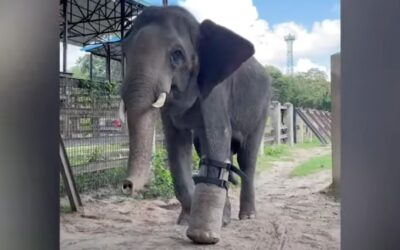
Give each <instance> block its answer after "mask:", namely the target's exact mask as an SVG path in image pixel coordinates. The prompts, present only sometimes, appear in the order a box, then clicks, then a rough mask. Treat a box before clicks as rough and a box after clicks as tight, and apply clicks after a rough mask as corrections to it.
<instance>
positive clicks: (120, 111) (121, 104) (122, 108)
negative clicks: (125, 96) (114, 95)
mask: <svg viewBox="0 0 400 250" xmlns="http://www.w3.org/2000/svg"><path fill="white" fill-rule="evenodd" d="M118 115H119V119H120V120H121V122H122V123H124V122H125V104H124V101H123V100H121V101H120V102H119V109H118Z"/></svg>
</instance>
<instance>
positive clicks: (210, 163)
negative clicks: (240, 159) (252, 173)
mask: <svg viewBox="0 0 400 250" xmlns="http://www.w3.org/2000/svg"><path fill="white" fill-rule="evenodd" d="M200 165H206V166H207V167H214V168H219V169H220V172H219V173H220V174H219V178H215V177H209V176H199V175H195V176H193V181H194V183H195V184H197V183H209V184H214V185H217V186H219V187H221V188H225V189H228V187H229V182H228V181H227V180H224V179H222V175H221V171H222V169H225V170H227V171H228V172H234V173H236V174H237V175H239V176H240V177H241V178H242V179H247V175H246V174H245V173H243V171H241V170H240V169H239V168H238V167H236V166H234V165H232V164H230V163H226V162H220V161H215V160H211V159H207V158H204V159H201V160H200Z"/></svg>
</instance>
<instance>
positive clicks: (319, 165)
mask: <svg viewBox="0 0 400 250" xmlns="http://www.w3.org/2000/svg"><path fill="white" fill-rule="evenodd" d="M331 168H332V155H331V154H329V155H324V156H318V157H315V158H312V159H310V160H308V161H306V162H305V163H303V164H301V165H299V166H297V167H296V168H295V169H293V171H292V173H291V175H292V176H306V175H310V174H313V173H316V172H318V171H321V170H326V169H331Z"/></svg>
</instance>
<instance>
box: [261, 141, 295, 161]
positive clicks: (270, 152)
mask: <svg viewBox="0 0 400 250" xmlns="http://www.w3.org/2000/svg"><path fill="white" fill-rule="evenodd" d="M264 152H265V155H267V156H269V157H271V158H276V159H281V158H285V157H289V156H290V147H289V146H287V145H285V144H280V145H272V146H267V147H266V148H265V151H264Z"/></svg>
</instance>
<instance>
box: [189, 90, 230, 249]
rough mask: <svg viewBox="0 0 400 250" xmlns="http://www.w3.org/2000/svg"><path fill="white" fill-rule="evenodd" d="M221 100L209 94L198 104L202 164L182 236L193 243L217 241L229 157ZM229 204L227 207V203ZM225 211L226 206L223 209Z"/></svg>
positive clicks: (224, 198) (225, 121) (226, 118)
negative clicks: (199, 108)
mask: <svg viewBox="0 0 400 250" xmlns="http://www.w3.org/2000/svg"><path fill="white" fill-rule="evenodd" d="M221 101H222V98H220V96H216V95H213V94H211V95H210V96H209V97H208V98H207V101H203V103H202V107H201V108H202V109H201V111H202V123H203V124H202V126H201V127H200V128H199V129H198V130H197V131H196V134H198V135H199V139H200V146H201V154H202V164H201V166H200V171H199V176H197V177H196V178H195V180H196V187H195V191H194V195H193V202H192V210H191V214H190V222H189V227H188V230H187V231H186V235H187V236H188V237H189V238H190V239H191V240H192V241H194V242H196V243H203V244H204V243H205V244H214V243H217V242H218V241H219V239H220V232H221V227H222V224H223V214H224V207H225V204H226V198H227V186H226V184H227V182H228V176H229V173H228V171H227V169H226V166H227V163H229V161H230V156H231V148H230V145H231V138H232V133H231V126H230V123H229V117H228V115H227V112H226V110H225V109H224V105H223V103H220V102H221ZM228 205H229V204H228ZM227 209H228V210H229V206H228V207H227Z"/></svg>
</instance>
